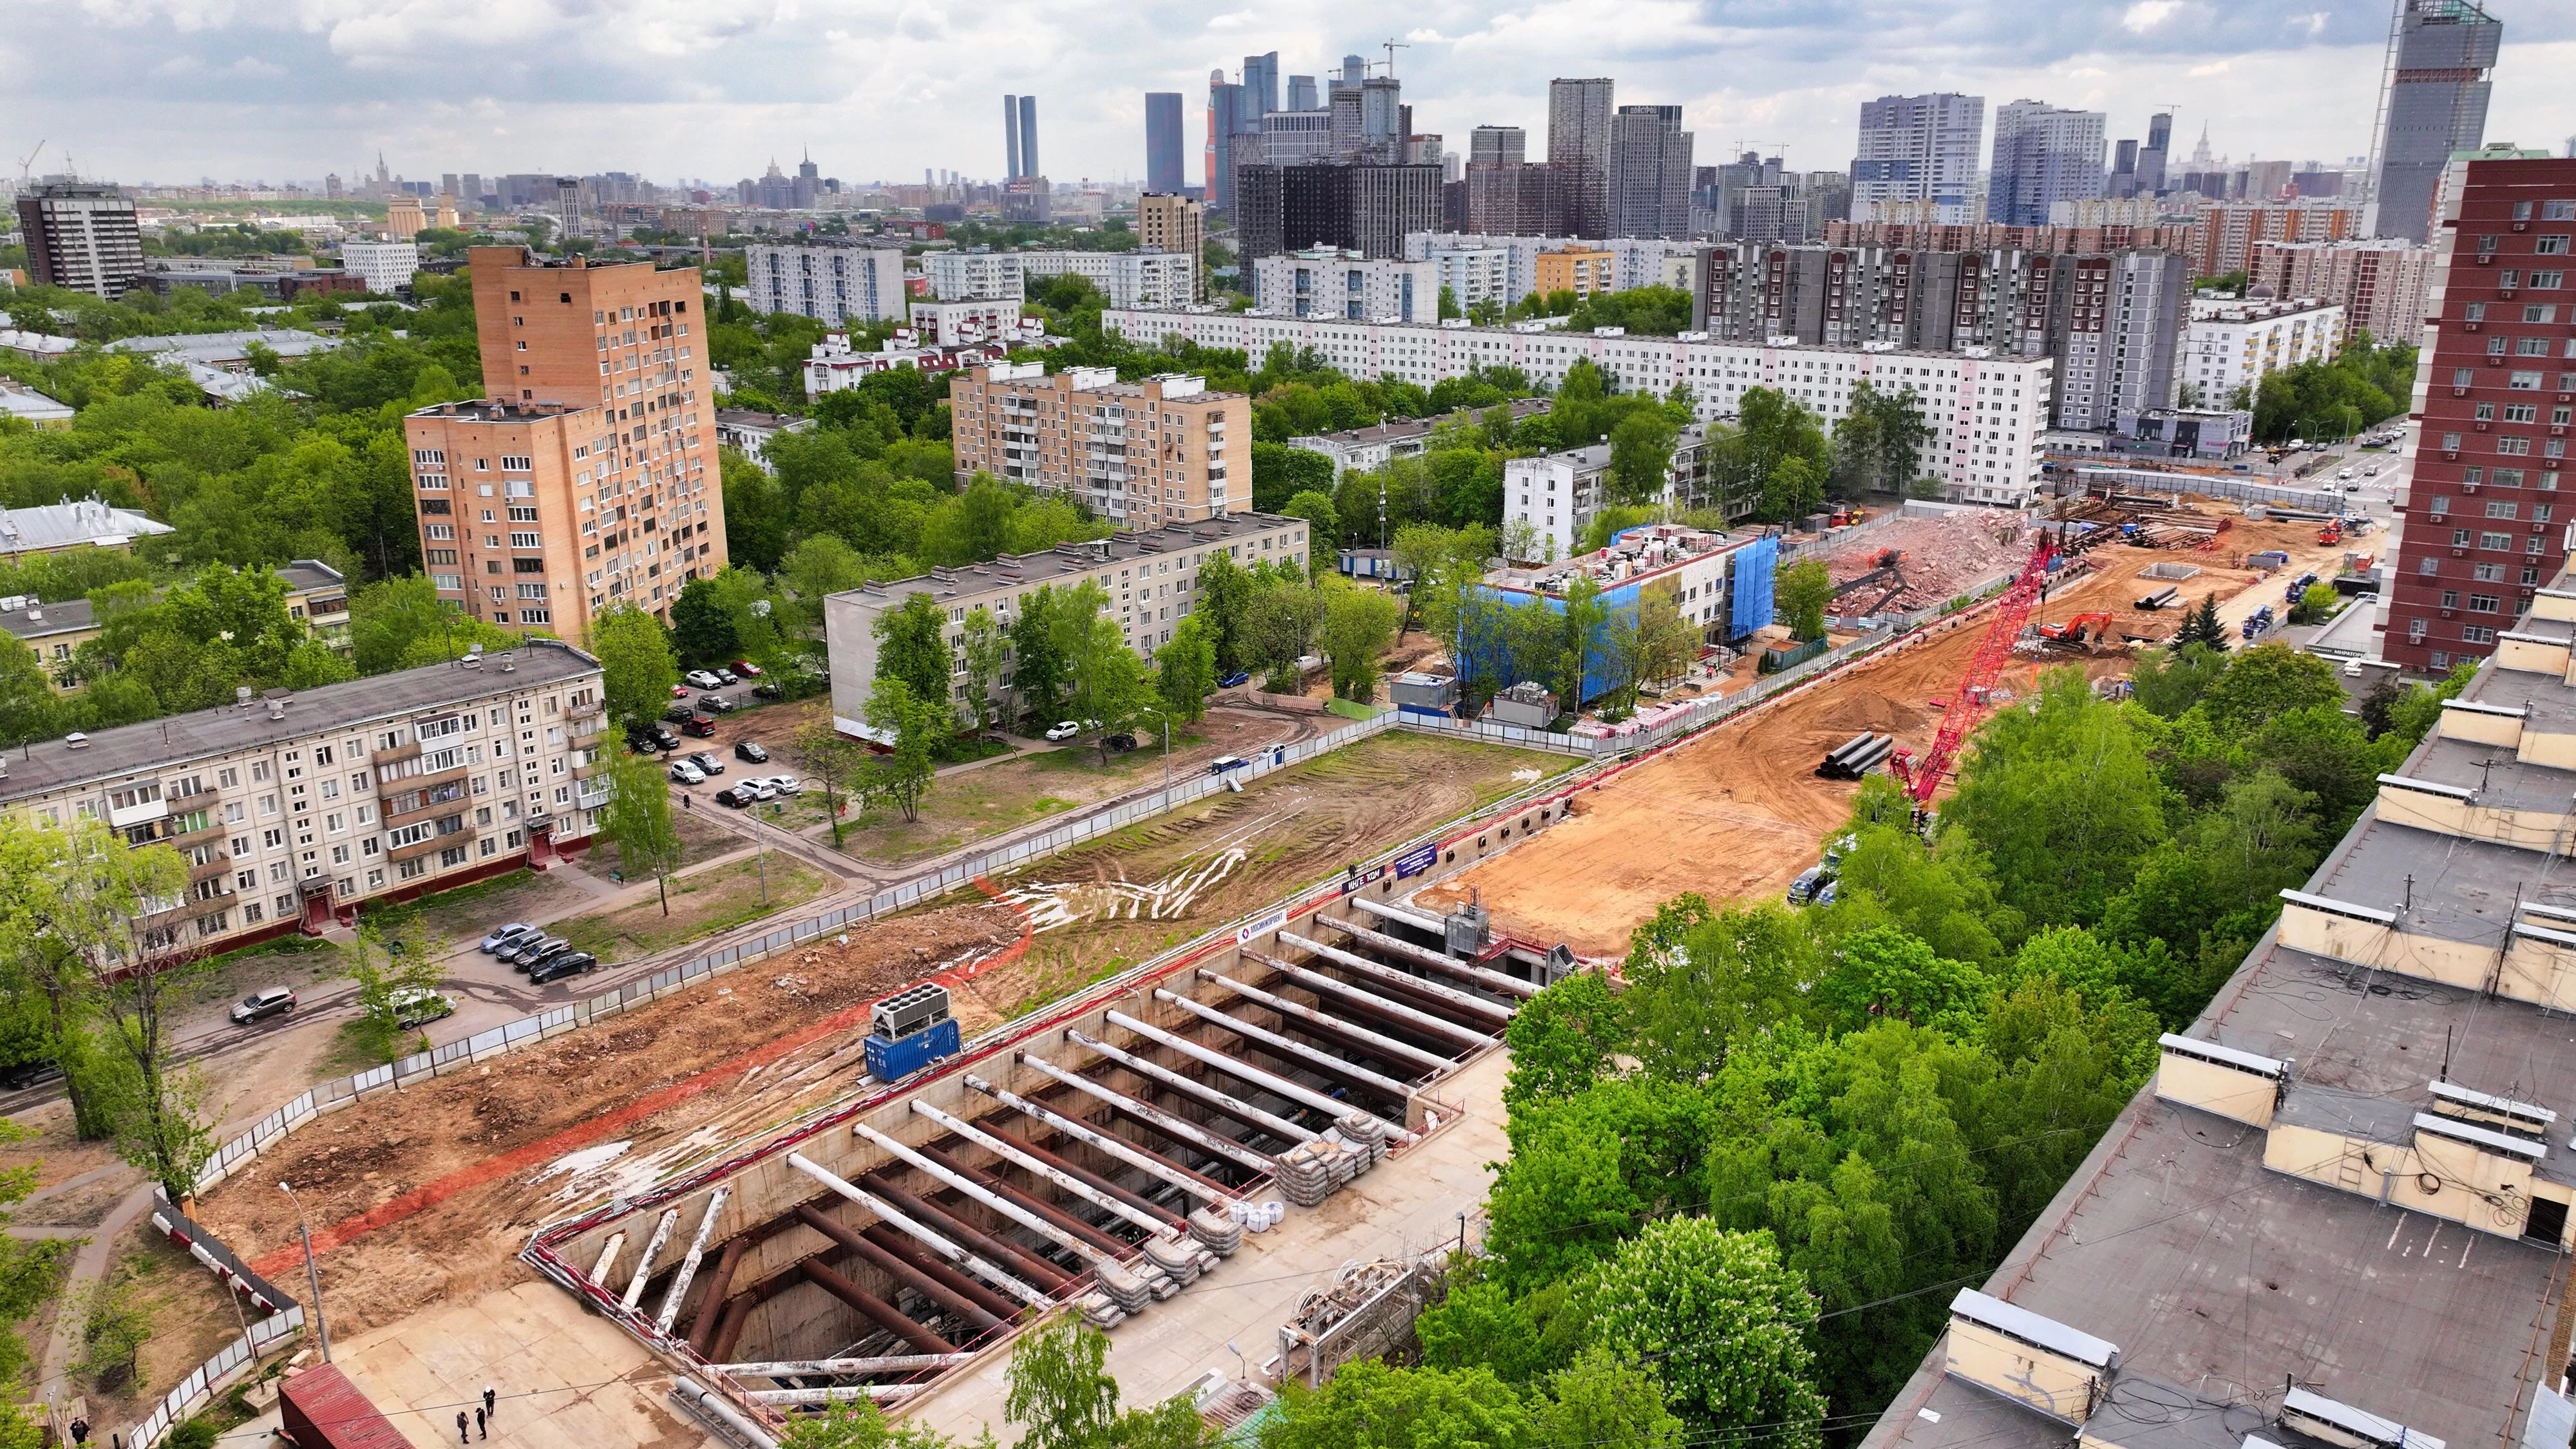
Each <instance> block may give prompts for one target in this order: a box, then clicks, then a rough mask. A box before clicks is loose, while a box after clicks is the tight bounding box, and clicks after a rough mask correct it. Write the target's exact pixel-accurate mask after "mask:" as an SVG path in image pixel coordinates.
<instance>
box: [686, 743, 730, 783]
mask: <svg viewBox="0 0 2576 1449" xmlns="http://www.w3.org/2000/svg"><path fill="white" fill-rule="evenodd" d="M689 763H690V764H692V765H695V766H697V767H698V773H699V774H701V775H704V776H707V777H708V778H709V779H713V778H714V777H716V776H718V775H721V774H723V773H724V772H725V763H724V761H723V760H720V759H718V758H716V752H715V751H713V750H700V751H699V752H697V753H696V754H694V755H691V756H689Z"/></svg>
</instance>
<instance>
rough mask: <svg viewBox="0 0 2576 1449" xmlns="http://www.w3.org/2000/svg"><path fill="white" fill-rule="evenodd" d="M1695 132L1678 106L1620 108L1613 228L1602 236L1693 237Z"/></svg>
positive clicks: (1613, 150) (1613, 134)
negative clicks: (1684, 125) (1684, 123)
mask: <svg viewBox="0 0 2576 1449" xmlns="http://www.w3.org/2000/svg"><path fill="white" fill-rule="evenodd" d="M1690 187H1691V134H1690V132H1688V131H1685V130H1683V129H1682V108H1681V107H1679V106H1621V107H1620V108H1619V112H1618V114H1617V115H1616V116H1614V117H1612V118H1611V124H1610V203H1609V206H1610V229H1609V230H1608V231H1606V232H1599V233H1586V234H1587V235H1599V236H1611V237H1622V236H1659V237H1687V236H1689V235H1690Z"/></svg>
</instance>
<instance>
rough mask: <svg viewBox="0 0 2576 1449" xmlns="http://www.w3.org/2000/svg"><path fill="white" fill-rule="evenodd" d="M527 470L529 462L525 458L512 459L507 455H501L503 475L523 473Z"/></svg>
mask: <svg viewBox="0 0 2576 1449" xmlns="http://www.w3.org/2000/svg"><path fill="white" fill-rule="evenodd" d="M529 468H530V460H529V459H527V458H525V457H512V456H511V455H509V454H507V453H504V454H502V455H501V471H502V472H504V473H525V472H527V471H529Z"/></svg>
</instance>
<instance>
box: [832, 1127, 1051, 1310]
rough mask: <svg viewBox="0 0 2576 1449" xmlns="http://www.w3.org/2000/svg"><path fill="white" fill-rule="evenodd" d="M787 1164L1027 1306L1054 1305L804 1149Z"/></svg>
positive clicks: (1025, 1285)
mask: <svg viewBox="0 0 2576 1449" xmlns="http://www.w3.org/2000/svg"><path fill="white" fill-rule="evenodd" d="M787 1165H788V1166H790V1167H792V1168H795V1169H796V1170H797V1171H798V1172H801V1173H804V1174H805V1175H806V1176H807V1177H810V1178H812V1179H814V1180H815V1181H816V1182H819V1183H821V1184H823V1185H824V1186H825V1187H828V1188H830V1189H831V1190H832V1191H834V1192H837V1193H839V1194H840V1195H841V1196H843V1197H845V1198H848V1199H849V1200H850V1201H852V1202H854V1203H857V1204H858V1205H859V1206H861V1207H863V1208H866V1209H867V1210H868V1211H869V1212H872V1213H875V1214H876V1215H877V1219H878V1220H879V1221H880V1222H883V1223H885V1224H886V1225H887V1226H889V1227H892V1228H894V1229H896V1230H898V1231H900V1232H902V1233H903V1234H905V1235H906V1236H907V1237H910V1238H911V1239H913V1240H914V1241H915V1242H917V1243H919V1244H921V1245H922V1246H923V1247H925V1248H928V1249H929V1250H930V1251H932V1252H934V1253H937V1254H938V1255H939V1256H940V1257H943V1258H945V1259H947V1260H948V1261H949V1262H951V1263H954V1264H956V1265H957V1266H958V1267H960V1268H965V1269H969V1270H971V1271H973V1272H974V1273H975V1275H976V1276H977V1277H980V1278H982V1279H984V1280H985V1281H986V1282H988V1283H991V1284H992V1285H993V1286H994V1287H996V1288H999V1289H1001V1290H1002V1291H1003V1292H1005V1293H1007V1294H1009V1295H1010V1296H1011V1297H1013V1298H1017V1299H1018V1300H1020V1301H1021V1302H1022V1303H1025V1304H1027V1305H1028V1306H1029V1307H1031V1308H1035V1309H1038V1310H1040V1311H1044V1310H1045V1309H1047V1308H1050V1307H1052V1306H1054V1303H1055V1300H1054V1299H1053V1298H1051V1297H1049V1296H1047V1295H1046V1294H1044V1293H1041V1292H1039V1291H1038V1290H1037V1289H1035V1288H1032V1287H1030V1286H1029V1285H1028V1284H1026V1283H1023V1282H1021V1281H1020V1280H1019V1279H1017V1278H1015V1277H1013V1276H1011V1275H1010V1274H1008V1273H1005V1272H1003V1271H1002V1270H1001V1269H999V1268H996V1267H994V1266H993V1265H992V1264H990V1263H987V1262H985V1261H984V1260H983V1259H982V1258H979V1257H977V1256H975V1255H974V1254H973V1253H970V1252H967V1251H966V1250H965V1249H964V1248H961V1247H959V1246H957V1245H956V1244H955V1243H952V1242H950V1241H948V1239H946V1238H944V1237H941V1236H940V1235H939V1234H938V1233H937V1232H934V1231H932V1230H931V1229H930V1228H927V1227H925V1226H923V1225H922V1224H920V1223H917V1222H914V1221H913V1220H912V1219H911V1218H909V1217H907V1216H905V1215H904V1214H903V1213H902V1212H901V1211H899V1210H897V1209H896V1208H895V1206H894V1205H893V1204H892V1203H889V1202H887V1201H886V1200H885V1199H883V1198H881V1197H878V1196H877V1195H876V1194H874V1193H872V1192H869V1191H867V1190H866V1189H864V1188H862V1187H860V1186H858V1185H857V1184H856V1183H852V1182H848V1181H845V1180H844V1179H842V1178H841V1177H840V1176H839V1175H838V1174H836V1173H834V1172H833V1171H832V1170H831V1169H830V1168H828V1167H825V1166H823V1165H822V1164H820V1163H818V1162H816V1161H814V1160H813V1159H812V1158H809V1157H807V1156H806V1155H805V1154H804V1153H801V1152H791V1153H788V1154H787ZM931 1351H932V1352H934V1353H942V1352H948V1351H950V1350H946V1349H933V1350H931Z"/></svg>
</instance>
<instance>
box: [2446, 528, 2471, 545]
mask: <svg viewBox="0 0 2576 1449" xmlns="http://www.w3.org/2000/svg"><path fill="white" fill-rule="evenodd" d="M2474 536H2475V535H2474V534H2473V533H2472V532H2471V531H2470V530H2468V529H2465V528H2455V529H2452V530H2451V547H2453V548H2467V547H2468V546H2469V542H2470V540H2471V539H2472V538H2473V537H2474Z"/></svg>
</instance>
